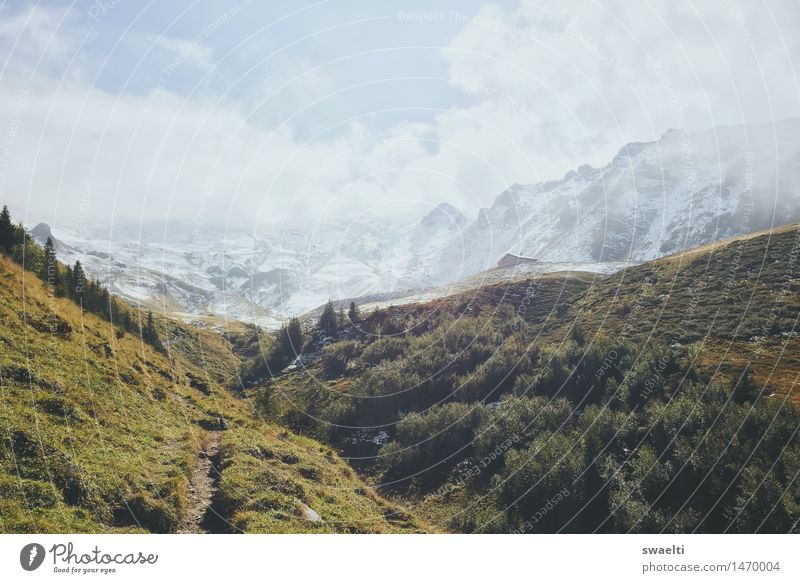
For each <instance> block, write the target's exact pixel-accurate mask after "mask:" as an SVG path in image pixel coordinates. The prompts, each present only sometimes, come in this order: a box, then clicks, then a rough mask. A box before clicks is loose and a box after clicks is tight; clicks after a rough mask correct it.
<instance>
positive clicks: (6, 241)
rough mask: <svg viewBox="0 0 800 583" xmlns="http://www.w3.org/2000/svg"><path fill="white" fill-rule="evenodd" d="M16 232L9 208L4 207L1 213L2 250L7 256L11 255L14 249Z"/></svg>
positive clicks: (0, 234) (0, 235) (0, 248)
mask: <svg viewBox="0 0 800 583" xmlns="http://www.w3.org/2000/svg"><path fill="white" fill-rule="evenodd" d="M15 230H16V229H15V228H14V224H13V223H12V222H11V213H10V212H8V207H7V206H3V211H2V212H0V250H2V251H3V252H4V253H6V254H10V253H11V250H12V248H13V247H14V243H15V239H16V237H15V235H16V233H15Z"/></svg>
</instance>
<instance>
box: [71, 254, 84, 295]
mask: <svg viewBox="0 0 800 583" xmlns="http://www.w3.org/2000/svg"><path fill="white" fill-rule="evenodd" d="M69 285H70V290H69V291H70V295H71V296H72V297H73V298H75V301H77V302H79V303H80V302H82V301H83V294H84V287H85V286H86V273H84V271H83V266H82V265H81V262H80V261H76V262H75V267H73V268H72V281H70V284H69Z"/></svg>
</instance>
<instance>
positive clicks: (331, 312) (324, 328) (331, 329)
mask: <svg viewBox="0 0 800 583" xmlns="http://www.w3.org/2000/svg"><path fill="white" fill-rule="evenodd" d="M317 327H318V328H319V331H320V332H322V334H324V335H325V336H336V333H337V332H338V331H339V326H338V324H337V322H336V308H334V307H333V302H332V301H331V300H328V303H327V304H325V308H324V309H323V310H322V315H321V316H320V317H319V324H318V326H317Z"/></svg>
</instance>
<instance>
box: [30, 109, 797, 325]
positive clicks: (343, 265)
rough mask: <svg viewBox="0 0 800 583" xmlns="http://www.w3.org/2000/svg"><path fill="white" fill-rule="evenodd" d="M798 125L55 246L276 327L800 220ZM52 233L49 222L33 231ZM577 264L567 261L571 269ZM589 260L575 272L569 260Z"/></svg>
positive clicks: (718, 133) (690, 136)
mask: <svg viewBox="0 0 800 583" xmlns="http://www.w3.org/2000/svg"><path fill="white" fill-rule="evenodd" d="M798 134H800V120H798V119H787V120H783V121H779V122H775V123H772V124H761V125H751V126H731V127H719V128H715V129H712V130H709V131H706V132H702V133H689V132H680V131H675V130H671V131H669V132H667V133H666V134H665V135H664V136H662V137H661V138H660V139H659V140H657V141H654V142H649V143H631V144H627V145H625V146H624V147H622V148H621V149H620V151H619V153H618V154H617V155H616V156H615V157H614V159H613V160H611V161H610V162H609V163H608V164H606V165H604V166H601V167H599V168H593V167H591V166H588V165H584V166H581V167H579V168H577V169H576V170H573V171H571V172H569V173H567V174H566V175H565V176H564V177H563V178H561V179H559V180H552V181H549V182H544V183H538V184H528V185H514V186H512V187H510V188H509V189H508V190H506V191H505V192H502V193H500V194H499V195H498V196H497V197H496V199H495V201H494V203H493V204H492V205H491V206H489V207H487V208H484V209H480V211H478V213H477V217H475V216H474V215H473V216H468V215H466V214H464V213H463V212H461V211H459V210H458V209H456V208H454V207H452V206H451V205H448V204H441V205H439V206H437V207H436V208H434V209H433V210H432V211H431V212H430V213H428V214H427V215H426V216H423V217H421V218H420V219H419V220H407V221H394V222H392V221H387V220H386V219H385V218H377V217H369V216H360V217H355V218H347V219H342V220H340V221H335V220H326V221H325V223H324V224H312V225H296V224H285V225H264V226H262V227H260V228H259V229H257V230H256V231H250V232H243V231H242V230H241V229H237V227H236V225H229V226H228V227H226V228H213V227H211V226H203V227H202V228H200V227H198V226H197V225H185V224H178V223H170V224H168V225H161V226H156V225H137V226H135V227H127V228H125V227H120V226H114V228H113V229H111V228H109V227H106V228H105V229H99V228H98V229H96V230H94V231H92V232H86V229H85V228H70V226H69V225H56V226H54V232H55V235H56V237H57V239H58V240H59V242H60V245H61V249H59V253H60V256H61V257H63V258H64V259H65V260H66V261H68V262H70V263H72V262H74V261H75V260H76V259H80V260H81V262H82V263H83V264H84V266H85V267H86V269H87V270H88V272H89V273H90V275H92V276H97V277H99V278H100V279H101V281H102V282H103V283H104V284H105V285H107V286H108V287H109V289H111V290H112V291H113V292H115V293H117V294H118V295H121V296H123V297H125V298H128V299H130V300H132V301H134V302H143V303H144V304H145V305H149V306H153V307H156V306H157V307H163V306H166V308H167V309H168V310H170V311H173V312H176V313H180V314H181V316H182V317H183V318H185V319H191V317H192V316H193V315H203V314H209V313H210V314H215V315H220V316H221V315H225V316H227V317H228V318H229V319H232V320H241V321H248V322H257V323H259V324H260V325H263V326H267V327H277V326H278V325H279V324H280V323H281V322H282V321H283V320H285V319H286V318H287V317H288V316H295V315H300V314H302V313H304V312H307V311H309V310H311V309H314V308H315V307H316V306H319V305H321V304H324V303H325V302H326V301H327V300H328V299H329V298H333V299H342V298H352V297H361V296H370V295H376V294H384V293H390V292H398V291H403V290H419V289H424V288H430V287H436V286H441V285H444V284H448V283H452V282H454V281H457V280H459V279H462V278H466V277H469V276H472V275H474V274H476V273H480V272H483V271H486V270H489V269H493V268H494V267H495V266H496V263H497V261H498V259H500V258H501V257H502V256H503V255H504V254H505V253H507V252H513V253H516V254H519V255H524V256H529V257H535V258H537V259H539V260H541V261H542V262H543V263H542V268H543V269H546V270H550V271H561V270H566V269H583V270H588V271H598V272H608V269H609V268H611V267H614V266H616V267H615V268H618V267H620V264H619V262H641V261H649V260H652V259H656V258H657V257H661V256H663V255H668V254H670V253H675V252H678V251H681V250H685V249H689V248H692V247H696V246H699V245H703V244H705V243H710V242H712V241H716V240H719V239H723V238H726V237H730V236H734V235H739V234H743V233H747V232H750V231H754V230H759V229H765V228H769V227H772V226H774V225H783V224H788V223H792V222H796V221H800V145H798V142H797V140H796V136H797V135H798ZM39 231H41V233H45V232H46V229H45V228H41V229H38V231H37V232H39ZM569 264H573V267H569ZM577 264H581V267H576V266H575V265H577Z"/></svg>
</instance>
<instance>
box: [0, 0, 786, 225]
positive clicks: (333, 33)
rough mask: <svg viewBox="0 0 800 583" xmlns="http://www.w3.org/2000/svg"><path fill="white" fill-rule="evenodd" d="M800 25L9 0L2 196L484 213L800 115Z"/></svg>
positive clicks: (666, 15)
mask: <svg viewBox="0 0 800 583" xmlns="http://www.w3.org/2000/svg"><path fill="white" fill-rule="evenodd" d="M433 4H435V8H433V9H432V8H431V5H433ZM798 28H800V3H798V2H796V1H795V0H782V1H781V0H779V1H776V2H766V1H756V0H753V1H750V2H737V1H732V2H728V1H725V0H723V1H721V2H682V1H680V0H664V1H655V0H645V1H644V2H636V3H632V2H622V1H616V0H614V1H611V0H609V1H605V0H604V1H603V2H591V1H582V2H577V1H575V2H572V1H566V2H564V1H559V2H555V1H553V2H551V1H546V0H545V1H541V2H527V1H522V2H517V1H510V0H509V1H502V2H491V3H486V2H479V1H478V2H476V1H472V0H440V1H439V2H436V3H431V2H429V1H428V2H423V1H406V0H400V1H396V0H392V1H391V2H390V1H389V0H375V1H373V2H363V1H360V2H358V1H346V0H319V1H313V2H308V1H306V0H300V1H298V0H292V1H272V0H271V1H270V2H255V1H247V0H240V1H239V2H229V3H220V2H211V1H207V0H197V1H193V2H192V1H177V0H176V1H170V2H155V1H154V0H151V1H150V2H145V1H142V2H132V1H130V0H80V1H79V0H76V1H74V2H55V1H46V2H29V1H26V2H22V1H13V2H8V1H6V2H0V102H1V103H2V107H0V202H2V203H3V204H9V206H10V207H11V209H12V211H13V212H14V213H15V216H16V217H18V218H22V219H23V220H25V222H26V223H34V222H37V221H46V222H48V223H50V224H51V225H53V226H56V225H58V224H59V223H63V224H66V223H71V222H76V221H82V222H90V223H93V224H94V223H96V224H110V223H112V222H123V221H127V222H148V221H159V220H163V219H165V218H166V219H169V220H175V221H185V222H187V223H192V224H195V225H209V226H224V227H226V228H230V227H231V226H243V227H251V226H254V225H257V224H273V223H288V222H294V221H297V222H304V221H336V220H340V219H341V218H342V217H347V216H352V215H353V214H356V213H359V214H360V213H365V212H366V213H371V214H375V215H379V216H387V217H389V216H419V215H421V214H424V213H425V212H428V211H430V210H431V209H432V208H434V207H435V206H436V205H437V204H439V203H441V202H448V203H450V204H452V205H455V206H456V207H458V208H461V209H463V210H464V211H466V212H468V213H472V214H474V213H476V212H477V210H478V209H479V208H480V207H482V206H488V205H490V204H491V203H492V201H493V199H494V197H495V196H497V195H498V194H499V193H500V192H502V191H503V190H504V189H506V188H508V187H509V186H510V185H512V184H514V183H524V184H528V183H535V182H540V181H545V180H551V179H555V178H558V177H560V176H562V175H563V174H564V173H565V172H567V171H568V170H570V169H572V168H575V167H577V166H579V165H581V164H591V165H593V166H602V165H604V164H606V163H608V162H609V161H610V159H611V158H612V157H613V156H614V154H615V153H616V152H617V151H618V150H619V149H620V147H622V146H623V145H624V144H626V143H629V142H636V141H650V140H656V139H658V138H659V137H660V136H661V135H663V134H664V133H665V132H666V131H667V130H668V129H670V128H675V129H679V130H683V131H704V130H708V129H710V128H713V127H715V126H720V125H732V124H752V123H761V122H769V121H773V120H779V119H783V118H786V117H795V116H799V115H800V84H799V83H798V74H797V67H798V65H800V35H797V34H796V31H797V30H798Z"/></svg>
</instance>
